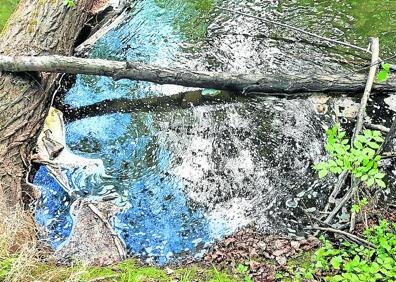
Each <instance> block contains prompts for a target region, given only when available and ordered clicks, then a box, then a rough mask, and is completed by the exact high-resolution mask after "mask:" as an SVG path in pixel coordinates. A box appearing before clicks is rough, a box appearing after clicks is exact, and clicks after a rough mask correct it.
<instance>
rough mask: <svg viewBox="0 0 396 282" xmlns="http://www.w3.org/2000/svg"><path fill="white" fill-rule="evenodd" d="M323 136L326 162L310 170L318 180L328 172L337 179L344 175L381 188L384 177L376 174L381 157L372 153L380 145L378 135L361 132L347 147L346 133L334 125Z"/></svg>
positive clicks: (380, 136) (380, 138)
mask: <svg viewBox="0 0 396 282" xmlns="http://www.w3.org/2000/svg"><path fill="white" fill-rule="evenodd" d="M326 135H327V144H326V145H325V149H326V151H327V152H328V153H329V155H330V158H329V159H328V160H327V161H326V162H320V163H317V164H315V165H314V166H313V168H314V169H315V170H317V171H318V173H319V177H320V178H323V177H325V176H326V175H327V174H328V173H329V172H331V173H334V174H336V175H337V174H340V173H342V172H344V171H346V172H349V173H351V174H352V175H353V176H355V177H356V178H358V179H360V180H361V181H363V182H364V183H366V185H367V186H368V187H371V186H373V185H377V186H379V187H382V188H385V186H386V185H385V182H384V181H383V180H382V179H383V178H384V176H385V174H384V173H381V172H380V171H379V170H378V162H379V161H380V160H381V156H379V155H378V154H377V152H376V150H378V149H379V148H380V146H381V143H382V142H383V141H384V139H383V138H382V135H381V132H379V131H372V130H364V131H363V134H359V135H357V136H356V138H355V140H354V142H353V146H351V145H349V144H350V140H349V139H348V138H345V135H346V133H345V131H342V130H340V128H339V125H338V124H336V125H335V126H333V128H331V129H328V130H327V131H326Z"/></svg>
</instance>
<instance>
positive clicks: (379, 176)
mask: <svg viewBox="0 0 396 282" xmlns="http://www.w3.org/2000/svg"><path fill="white" fill-rule="evenodd" d="M384 177H385V173H382V172H379V173H377V174H376V175H375V176H374V178H378V179H381V178H384Z"/></svg>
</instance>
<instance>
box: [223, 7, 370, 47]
mask: <svg viewBox="0 0 396 282" xmlns="http://www.w3.org/2000/svg"><path fill="white" fill-rule="evenodd" d="M218 9H220V10H224V11H227V12H230V13H233V14H238V15H241V16H245V17H249V18H253V19H258V20H260V21H262V22H266V23H270V24H273V25H277V26H281V27H285V28H288V29H291V30H295V31H298V32H300V33H303V34H307V35H309V36H312V37H316V38H319V39H321V40H325V41H328V42H332V43H334V44H338V45H342V46H345V47H348V48H352V49H356V50H359V51H362V52H366V53H367V52H368V53H370V51H369V50H367V49H365V48H362V47H359V46H356V45H353V44H350V43H347V42H343V41H339V40H336V39H332V38H327V37H324V36H321V35H318V34H315V33H312V32H309V31H306V30H303V29H301V28H298V27H294V26H291V25H288V24H284V23H280V22H277V21H272V20H268V19H265V18H262V17H258V16H254V15H251V14H247V13H243V12H238V11H234V10H230V9H227V8H222V7H218Z"/></svg>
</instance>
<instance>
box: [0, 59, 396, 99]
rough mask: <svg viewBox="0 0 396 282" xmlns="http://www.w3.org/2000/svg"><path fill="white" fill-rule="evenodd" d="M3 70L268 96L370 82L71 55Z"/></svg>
mask: <svg viewBox="0 0 396 282" xmlns="http://www.w3.org/2000/svg"><path fill="white" fill-rule="evenodd" d="M0 71H5V72H49V73H70V74H91V75H103V76H109V77H113V78H114V79H131V80H142V81H150V82H154V83H159V84H176V85H182V86H188V87H200V88H213V89H220V90H233V91H243V92H244V93H250V92H261V93H266V94H279V93H282V94H301V93H310V92H323V93H356V92H363V91H364V88H365V83H366V75H362V74H353V75H351V76H350V77H348V76H346V75H318V76H315V77H313V76H301V75H293V76H290V75H288V76H287V75H278V74H276V75H275V74H237V73H224V72H203V71H194V70H186V69H181V68H170V67H161V66H156V65H150V64H145V63H140V62H121V61H110V60H101V59H84V58H78V57H67V56H40V57H27V56H14V57H11V56H0ZM373 91H377V92H378V91H379V92H395V91H396V81H395V80H394V79H388V81H386V82H385V83H381V84H375V85H374V87H373Z"/></svg>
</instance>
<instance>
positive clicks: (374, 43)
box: [325, 38, 379, 228]
mask: <svg viewBox="0 0 396 282" xmlns="http://www.w3.org/2000/svg"><path fill="white" fill-rule="evenodd" d="M369 41H370V43H371V50H372V57H371V63H372V66H371V68H370V72H369V76H368V79H367V82H366V87H365V90H364V93H363V96H362V100H361V102H360V108H359V112H358V115H357V118H356V125H355V129H354V131H353V135H352V139H351V143H352V145H353V141H354V140H355V137H356V136H357V135H358V134H359V133H360V132H361V130H362V129H363V123H364V117H365V115H366V106H367V101H368V98H369V96H370V93H371V88H372V87H373V84H374V80H375V74H376V73H377V70H378V65H377V64H374V63H375V62H376V61H377V60H378V57H379V40H378V38H369ZM347 177H348V173H346V172H344V173H342V174H341V175H340V177H339V179H338V182H337V184H336V186H335V189H334V190H337V191H336V192H337V193H335V191H333V193H332V194H331V197H332V198H331V200H333V199H334V198H335V197H336V195H335V194H338V192H339V190H340V189H341V188H340V187H342V186H343V185H344V183H345V180H346V178H347ZM357 190H358V187H352V188H351V189H350V190H349V191H348V192H347V194H345V196H344V197H343V199H342V200H341V202H340V203H339V204H338V205H337V206H336V207H335V208H334V209H333V211H332V212H331V213H330V214H329V216H328V217H327V218H326V220H325V222H326V223H330V222H331V220H332V219H333V218H334V216H335V215H336V214H337V213H338V211H339V210H340V209H341V208H342V206H343V205H344V204H345V203H346V202H348V201H349V200H350V198H351V197H352V196H353V195H354V194H355V193H356V192H357ZM334 195H335V196H334ZM329 200H330V199H329ZM352 226H353V228H354V222H351V227H352Z"/></svg>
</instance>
